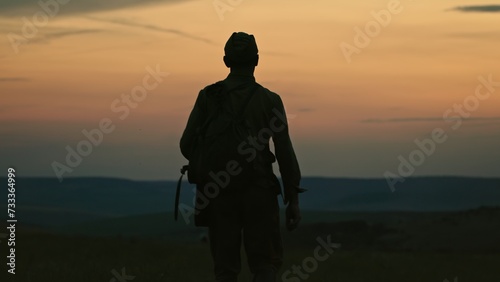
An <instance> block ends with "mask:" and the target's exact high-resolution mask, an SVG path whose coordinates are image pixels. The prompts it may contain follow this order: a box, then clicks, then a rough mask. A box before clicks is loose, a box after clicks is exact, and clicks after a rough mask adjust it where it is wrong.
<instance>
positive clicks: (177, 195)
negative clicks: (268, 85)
mask: <svg viewBox="0 0 500 282" xmlns="http://www.w3.org/2000/svg"><path fill="white" fill-rule="evenodd" d="M259 86H260V84H258V83H255V84H254V85H253V86H252V90H250V94H249V95H248V97H246V98H245V101H244V103H243V105H242V106H241V108H240V111H239V112H238V113H237V114H238V115H237V117H238V118H241V116H242V115H243V113H244V112H245V109H246V108H247V106H248V104H249V103H250V100H251V99H252V97H253V96H254V93H255V91H257V89H258V88H259ZM222 87H223V88H222V89H218V91H222V92H224V91H226V90H227V89H226V88H225V86H222ZM227 92H228V93H229V92H231V91H227ZM224 94H227V93H224ZM215 115H216V113H213V114H212V115H210V116H209V117H208V118H207V120H206V121H205V122H204V123H203V125H202V126H201V127H200V131H201V132H200V134H204V132H203V131H205V130H206V129H207V127H208V125H209V124H210V122H211V121H212V119H213V118H214V117H215ZM188 170H189V165H184V166H183V167H182V168H181V176H180V177H179V180H178V181H177V188H176V191H175V205H174V219H175V221H177V218H178V217H179V198H180V193H181V185H182V178H183V177H184V174H185V173H186V171H188Z"/></svg>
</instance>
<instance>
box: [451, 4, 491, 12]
mask: <svg viewBox="0 0 500 282" xmlns="http://www.w3.org/2000/svg"><path fill="white" fill-rule="evenodd" d="M451 10H453V11H459V12H464V13H471V12H474V13H500V5H471V6H457V7H455V8H452V9H451Z"/></svg>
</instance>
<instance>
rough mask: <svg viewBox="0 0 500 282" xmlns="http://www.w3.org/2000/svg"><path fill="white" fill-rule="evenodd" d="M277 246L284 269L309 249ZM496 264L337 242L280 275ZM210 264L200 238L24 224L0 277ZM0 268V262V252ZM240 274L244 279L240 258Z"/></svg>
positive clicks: (464, 274)
mask: <svg viewBox="0 0 500 282" xmlns="http://www.w3.org/2000/svg"><path fill="white" fill-rule="evenodd" d="M305 243H311V242H305ZM285 247H286V258H285V261H284V264H283V268H282V270H281V271H282V272H283V271H286V270H287V269H291V267H292V265H294V264H295V265H302V262H303V260H304V259H305V258H307V257H310V256H313V251H314V247H310V246H289V245H287V246H285ZM243 263H245V261H243ZM499 266H500V254H477V253H436V252H394V253H389V252H380V251H375V252H371V251H344V250H342V248H340V249H338V250H336V251H335V252H334V253H333V254H332V255H331V256H330V257H329V258H328V259H327V260H326V261H324V262H319V263H318V266H317V270H316V271H314V272H312V273H310V274H309V275H310V276H308V277H307V279H304V280H303V279H299V278H297V277H296V276H294V277H296V279H299V280H288V281H311V282H314V281H318V282H319V281H328V282H332V281H341V282H368V281H370V282H372V281H380V282H392V281H394V282H396V281H397V282H401V281H407V282H413V281H414V282H422V281H429V282H432V281H436V282H442V281H444V280H445V279H448V280H449V281H450V282H452V281H453V279H454V278H455V277H458V280H457V281H460V282H464V281H474V282H490V281H491V282H498V281H500V268H499ZM211 267H212V265H211V258H210V254H209V249H208V245H207V244H204V243H190V244H187V243H182V244H181V243H174V242H169V241H165V240H158V239H156V240H154V239H137V238H135V239H134V238H121V237H114V238H92V237H75V236H61V235H51V234H46V233H37V232H29V233H28V232H25V233H20V235H19V236H18V239H17V262H16V275H15V277H13V276H12V275H9V276H7V278H8V279H7V280H4V279H3V278H2V279H1V281H23V282H59V281H60V282H68V281H73V282H98V281H102V282H107V281H116V282H118V281H120V282H124V281H148V282H154V281H186V282H190V281H193V282H194V281H197V282H199V281H214V280H213V278H212V270H211ZM2 268H5V256H3V255H2ZM122 269H124V271H125V274H127V275H129V276H130V277H128V278H127V279H128V280H127V279H122V280H119V279H116V277H115V276H114V274H113V272H112V271H113V270H115V271H116V272H117V273H122ZM4 271H5V270H4ZM4 273H5V272H4ZM1 276H3V274H2V275H1ZM1 276H0V277H1ZM131 276H134V278H133V279H132V277H131ZM280 276H281V273H280ZM4 277H5V276H4ZM290 277H292V276H289V278H290ZM113 278H115V280H113ZM240 281H243V282H250V281H251V279H250V275H249V272H248V269H247V268H246V266H244V267H243V271H242V274H241V276H240ZM279 281H282V280H281V279H279ZM284 281H287V280H284Z"/></svg>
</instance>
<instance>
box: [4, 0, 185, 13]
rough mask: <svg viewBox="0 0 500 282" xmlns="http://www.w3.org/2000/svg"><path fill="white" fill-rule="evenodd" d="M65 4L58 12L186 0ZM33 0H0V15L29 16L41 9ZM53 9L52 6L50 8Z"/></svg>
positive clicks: (78, 0)
mask: <svg viewBox="0 0 500 282" xmlns="http://www.w3.org/2000/svg"><path fill="white" fill-rule="evenodd" d="M56 1H58V0H41V2H43V3H49V2H50V3H58V2H56ZM67 1H68V2H67V3H66V4H58V8H59V11H58V14H77V13H88V12H96V11H110V10H116V9H122V8H129V7H134V6H143V5H152V4H164V3H175V2H181V1H188V0H106V1H103V0H67ZM38 2H39V1H33V0H15V1H13V0H0V15H2V16H4V17H19V16H30V15H33V14H34V13H36V12H37V11H42V8H41V7H40V6H39V4H38ZM61 2H62V1H61ZM51 9H53V8H51Z"/></svg>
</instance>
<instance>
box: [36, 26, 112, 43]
mask: <svg viewBox="0 0 500 282" xmlns="http://www.w3.org/2000/svg"><path fill="white" fill-rule="evenodd" d="M102 31H103V30H101V29H77V30H67V31H59V32H53V33H48V34H45V35H43V36H42V37H38V38H35V39H32V40H30V41H29V43H35V44H36V43H49V41H50V40H53V39H59V38H63V37H67V36H73V35H81V34H88V33H97V32H102Z"/></svg>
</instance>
